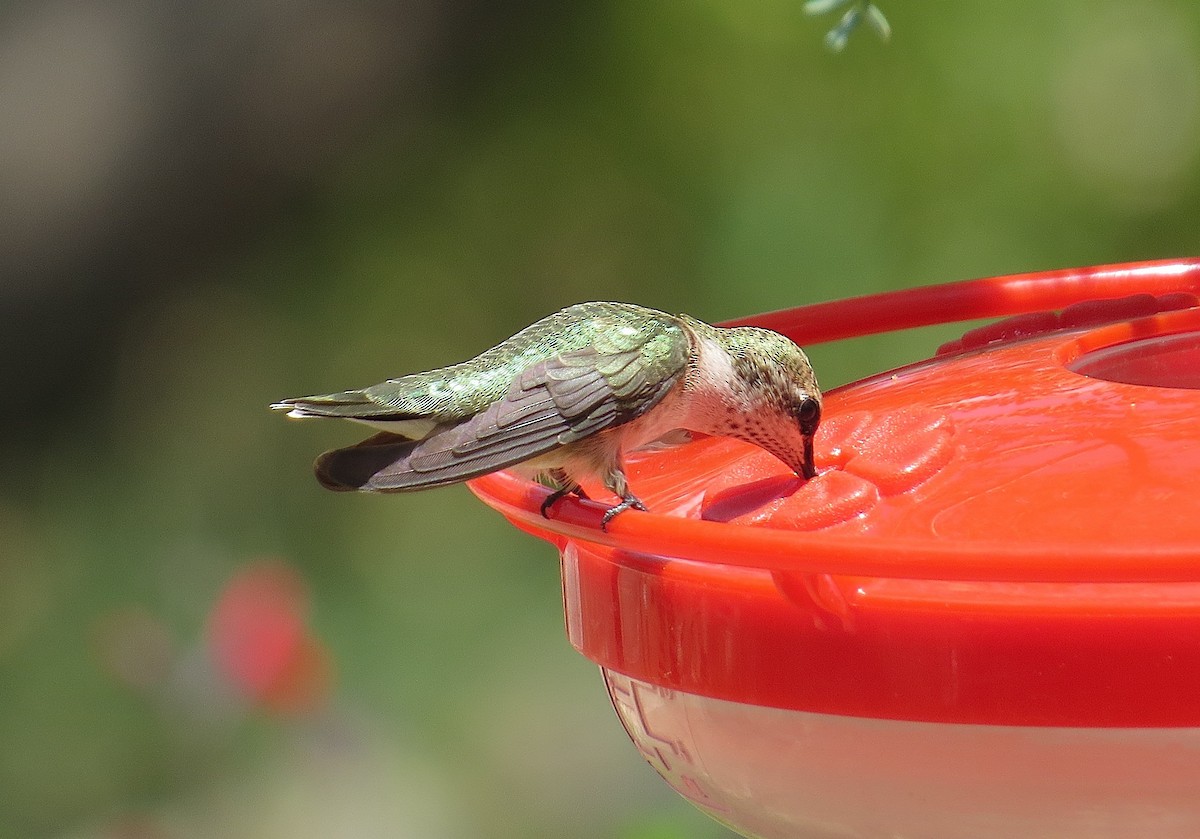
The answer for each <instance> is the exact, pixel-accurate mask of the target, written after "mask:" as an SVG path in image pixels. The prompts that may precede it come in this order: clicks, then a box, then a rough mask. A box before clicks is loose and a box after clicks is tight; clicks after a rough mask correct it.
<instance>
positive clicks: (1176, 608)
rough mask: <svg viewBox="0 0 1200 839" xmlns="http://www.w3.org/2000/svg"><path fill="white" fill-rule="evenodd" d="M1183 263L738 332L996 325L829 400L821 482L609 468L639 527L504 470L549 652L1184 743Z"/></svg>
mask: <svg viewBox="0 0 1200 839" xmlns="http://www.w3.org/2000/svg"><path fill="white" fill-rule="evenodd" d="M1197 290H1200V260H1196V261H1184V262H1180V261H1172V262H1153V263H1139V264H1134V265H1121V266H1108V267H1101V268H1090V269H1081V270H1074V271H1059V272H1050V273H1043V274H1031V275H1019V276H1012V277H1002V278H995V279H988V280H976V281H971V282H965V283H955V284H950V285H944V286H934V287H929V288H919V289H912V290H907V291H900V292H891V293H886V294H880V295H873V296H870V297H861V298H855V299H851V300H845V301H840V302H834V303H825V304H820V305H816V306H807V307H803V308H799V309H793V310H789V311H786V312H777V313H773V314H768V315H762V316H759V317H755V318H749V319H746V320H744V321H741V323H754V324H758V325H763V326H768V327H770V328H773V329H777V330H778V331H780V332H783V333H785V334H787V335H788V336H790V337H792V338H793V339H795V340H796V341H797V342H798V343H800V344H802V345H811V344H814V343H818V342H821V341H828V340H835V339H840V338H847V337H853V336H857V335H865V334H870V333H877V332H885V331H890V330H894V329H903V328H908V327H913V326H920V325H927V324H932V323H944V322H952V321H958V320H966V319H973V318H981V317H995V316H1002V315H1007V316H1009V317H1008V318H1007V319H1006V320H1003V321H1000V322H999V323H995V324H992V325H990V326H987V327H983V328H982V329H976V330H972V331H970V332H967V333H966V334H965V335H964V336H963V337H962V339H961V340H959V341H955V342H952V343H951V344H947V345H945V346H943V347H942V348H941V349H939V351H938V354H937V355H936V356H935V357H934V358H932V359H930V360H928V361H924V362H920V363H918V364H914V365H910V366H908V367H904V368H900V369H898V370H894V371H891V372H888V373H883V374H880V375H877V376H874V377H871V378H868V379H865V380H862V381H859V382H855V383H853V384H850V385H847V386H845V387H841V388H837V389H835V390H833V391H830V392H829V393H828V394H826V399H825V412H824V414H825V420H824V422H823V424H822V426H821V429H820V432H819V433H818V435H817V465H818V468H819V470H820V474H819V475H818V477H816V478H815V479H813V480H811V481H808V482H804V481H802V480H801V479H799V478H796V477H795V476H793V475H792V474H791V473H790V472H789V471H788V470H787V468H786V467H785V466H783V464H781V463H779V462H778V461H776V460H775V459H774V458H772V457H771V456H770V455H767V454H766V453H765V452H762V451H761V450H758V449H755V448H753V447H751V446H748V445H744V444H741V443H738V442H736V441H732V440H725V439H717V438H711V439H702V440H697V441H695V442H692V443H690V444H688V445H687V446H684V447H682V448H678V449H672V450H666V451H660V452H653V453H645V454H641V455H638V456H636V457H635V458H633V459H632V460H631V463H630V477H631V483H632V486H633V488H634V491H635V492H636V493H637V494H638V495H639V496H640V497H641V498H642V499H643V500H644V501H646V503H647V505H648V506H649V508H650V509H651V510H652V512H651V513H638V512H632V511H631V512H629V513H625V514H622V515H621V516H619V517H618V518H616V519H615V520H614V521H613V522H612V524H611V526H610V528H609V532H607V533H605V532H602V531H601V530H600V528H599V520H600V515H601V514H602V513H603V511H604V509H605V506H604V505H603V504H596V503H592V502H580V501H574V500H567V501H564V502H562V503H560V504H559V505H557V506H556V507H555V508H554V509H553V512H552V513H551V515H552V516H553V518H552V519H549V520H547V519H544V518H542V517H541V515H540V514H539V507H540V504H541V501H542V500H543V499H544V497H545V493H546V490H544V489H542V488H540V487H538V486H536V485H534V484H530V483H528V482H525V481H522V480H520V479H518V478H516V477H514V476H512V475H508V474H497V475H492V476H488V477H486V478H481V479H479V480H476V481H474V482H473V484H472V486H473V489H474V490H475V492H476V493H477V494H479V495H480V497H481V498H483V500H484V501H486V502H487V503H489V504H491V505H492V506H494V507H496V508H497V509H499V510H500V511H501V512H502V513H503V514H504V515H505V516H507V517H508V518H509V519H510V520H511V521H512V522H513V523H514V524H516V525H517V526H519V527H522V528H524V529H526V530H529V531H531V532H533V533H535V534H536V535H538V536H540V537H542V538H545V539H547V540H549V541H551V542H553V543H555V544H556V545H557V546H558V547H559V548H560V550H561V551H562V553H563V581H564V597H565V602H566V610H567V626H568V632H569V635H570V638H571V641H572V643H573V644H574V645H575V646H576V648H578V649H579V650H580V652H582V653H583V654H584V655H586V656H588V657H589V658H591V659H593V660H594V661H596V662H598V663H599V664H600V665H601V666H603V667H605V668H608V669H611V670H615V671H618V672H621V673H624V674H626V675H629V676H632V677H635V678H638V679H642V680H644V681H647V682H651V683H654V684H657V685H661V686H663V687H664V688H668V689H675V690H682V691H687V692H691V693H696V694H701V695H705V696H710V697H716V698H720V699H727V700H733V701H739V702H744V703H751V704H756V705H766V706H772V707H778V708H789V709H799V710H806V711H815V712H822V713H832V714H846V715H855V716H867V717H881V718H890V719H911V720H930V721H943V722H972V723H993V724H1021V725H1069V726H1195V725H1200V484H1198V483H1197V477H1196V476H1197V475H1200V423H1198V422H1197V417H1200V389H1198V388H1200V308H1195V307H1196V305H1197V300H1196V297H1195V293H1196V292H1197Z"/></svg>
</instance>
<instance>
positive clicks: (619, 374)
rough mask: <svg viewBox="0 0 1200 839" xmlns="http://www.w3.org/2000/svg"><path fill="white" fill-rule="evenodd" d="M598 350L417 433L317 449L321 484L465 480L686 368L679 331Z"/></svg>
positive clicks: (661, 385)
mask: <svg viewBox="0 0 1200 839" xmlns="http://www.w3.org/2000/svg"><path fill="white" fill-rule="evenodd" d="M664 338H669V339H670V343H669V344H667V345H666V346H665V347H664V345H663V344H662V343H659V344H657V345H654V346H650V344H651V341H652V340H654V339H658V340H659V341H662V340H664ZM626 340H628V336H626ZM664 348H666V349H667V350H668V351H667V352H665V353H664V352H663V349H664ZM605 349H606V348H605V346H604V345H603V344H602V343H600V342H598V345H597V346H591V347H586V348H584V349H581V350H576V351H573V352H569V353H564V354H562V355H560V356H556V357H554V358H551V359H549V360H546V361H542V362H539V363H537V364H534V365H533V366H531V367H530V368H528V369H527V370H525V371H524V372H523V373H522V374H521V375H520V376H519V377H518V379H517V381H515V382H514V383H513V385H512V387H511V388H510V389H509V391H508V393H507V395H505V397H504V398H503V399H500V400H497V401H496V402H494V403H492V404H491V405H489V406H488V407H487V408H486V409H485V410H483V411H482V412H480V413H478V414H476V415H475V416H473V417H470V418H468V419H465V420H463V421H461V422H459V423H456V424H453V425H446V426H443V427H442V428H439V429H437V430H435V431H434V432H433V433H432V434H430V435H429V436H428V437H426V438H424V439H423V440H418V441H406V440H403V439H402V438H396V437H395V435H376V437H373V438H371V439H370V440H367V441H364V442H363V443H361V444H359V445H358V446H352V447H350V448H348V449H339V450H337V451H333V452H327V453H326V454H324V455H322V456H321V458H320V459H319V460H318V461H317V473H318V478H319V479H320V480H321V482H322V483H323V484H325V485H326V486H329V487H331V488H343V489H363V490H368V491H375V492H403V491H406V490H415V489H424V488H426V487H434V486H443V485H445V484H451V483H457V482H459V481H466V480H470V479H471V478H476V477H479V476H480V475H485V474H487V473H489V472H495V471H497V470H499V469H505V468H507V467H509V466H513V465H515V464H518V463H522V462H524V461H526V460H529V459H531V458H534V457H537V456H538V455H542V454H545V453H547V452H550V451H552V450H554V449H556V448H558V447H559V446H562V445H565V444H567V443H571V442H574V441H576V440H581V439H583V438H585V437H588V436H590V435H592V434H595V433H596V432H598V431H603V430H604V429H606V428H612V427H615V426H618V425H620V424H622V423H625V422H628V421H630V420H632V419H634V418H636V417H638V416H641V414H643V413H644V412H645V411H647V410H649V409H650V408H651V407H653V406H654V405H656V404H657V403H658V402H659V401H660V400H661V399H662V398H663V396H665V395H666V393H667V391H669V390H670V389H671V388H672V387H673V386H674V385H675V384H676V382H678V381H679V379H680V377H681V376H682V375H683V372H684V371H685V369H686V367H687V358H688V340H687V337H686V335H684V334H683V333H682V331H679V330H675V331H673V332H671V333H668V334H667V335H665V336H664V334H663V333H657V334H655V335H651V336H642V340H641V341H640V343H639V344H638V345H637V346H635V347H628V346H626V347H622V348H621V349H620V350H619V351H616V352H612V351H609V352H605V351H604V350H605ZM647 353H650V354H651V357H650V358H647V357H646V355H647ZM389 437H390V438H393V439H391V440H388V439H381V438H389Z"/></svg>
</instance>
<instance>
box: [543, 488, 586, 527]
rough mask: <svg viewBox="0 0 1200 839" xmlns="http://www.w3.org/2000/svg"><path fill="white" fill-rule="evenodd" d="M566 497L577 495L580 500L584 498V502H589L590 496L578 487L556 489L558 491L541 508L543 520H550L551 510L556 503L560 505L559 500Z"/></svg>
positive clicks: (551, 494)
mask: <svg viewBox="0 0 1200 839" xmlns="http://www.w3.org/2000/svg"><path fill="white" fill-rule="evenodd" d="M565 495H575V496H577V497H579V498H582V499H583V500H584V501H587V500H588V495H587V493H586V492H584V491H583V487H579V486H577V487H566V488H564V489H556V490H554V492H552V493H550V494H549V495H547V496H546V499H545V500H544V501H543V502H542V508H541V510H542V518H544V519H548V518H550V508H551V507H553V506H554V505H555V504H556V503H558V501H559V499H561V498H562V497H563V496H565Z"/></svg>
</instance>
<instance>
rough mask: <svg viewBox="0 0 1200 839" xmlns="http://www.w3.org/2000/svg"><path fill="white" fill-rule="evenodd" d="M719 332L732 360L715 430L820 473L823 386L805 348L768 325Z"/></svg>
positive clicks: (802, 471)
mask: <svg viewBox="0 0 1200 839" xmlns="http://www.w3.org/2000/svg"><path fill="white" fill-rule="evenodd" d="M713 331H714V332H715V333H716V334H715V336H714V338H715V340H716V343H717V344H718V345H719V346H720V348H721V349H722V350H723V351H724V352H723V355H724V356H725V359H726V361H725V364H727V365H728V366H727V368H726V369H725V370H724V371H723V372H724V373H725V376H721V377H720V378H725V379H726V382H724V383H722V385H721V386H719V387H718V388H717V390H718V392H719V393H720V396H721V398H720V400H719V401H720V402H721V403H722V404H721V406H720V408H719V415H718V416H713V417H712V419H713V420H714V421H715V425H716V427H715V428H714V429H713V431H714V433H717V434H721V435H724V436H727V437H733V438H736V439H739V440H744V441H745V442H748V443H752V444H754V445H756V446H759V447H760V448H763V449H765V450H766V451H768V452H770V453H771V454H773V455H774V456H775V457H777V458H779V459H780V460H781V461H783V462H784V463H786V464H787V465H788V466H789V467H790V468H791V469H792V471H794V472H795V473H796V474H797V475H803V476H804V477H805V478H813V477H816V474H817V468H816V464H815V462H814V457H813V436H814V435H815V434H816V432H817V426H818V425H819V424H820V422H821V389H820V388H819V387H818V386H817V377H816V374H814V373H813V369H812V365H811V364H809V361H808V357H807V356H805V354H804V351H803V350H801V349H800V348H799V347H798V346H796V344H795V343H793V342H792V341H791V340H789V339H788V338H785V337H784V336H783V335H780V334H779V333H778V332H772V331H770V330H768V329H759V328H757V327H749V326H743V327H732V328H725V329H721V328H714V330H713ZM702 354H703V353H702ZM702 363H703V362H702ZM714 366H717V367H720V366H723V365H721V364H720V363H718V364H716V365H714Z"/></svg>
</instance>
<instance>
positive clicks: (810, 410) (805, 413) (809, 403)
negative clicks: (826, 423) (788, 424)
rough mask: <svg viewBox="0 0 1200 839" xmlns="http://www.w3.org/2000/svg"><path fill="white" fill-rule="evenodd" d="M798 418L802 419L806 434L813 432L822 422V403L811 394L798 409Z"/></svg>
mask: <svg viewBox="0 0 1200 839" xmlns="http://www.w3.org/2000/svg"><path fill="white" fill-rule="evenodd" d="M796 419H797V420H799V421H800V428H801V430H802V431H804V433H805V434H812V433H813V432H815V431H816V430H817V425H818V424H819V423H820V422H821V403H820V402H818V401H817V400H815V399H813V398H812V397H811V396H810V397H807V398H805V400H804V401H803V402H801V403H800V407H799V408H798V409H797V410H796Z"/></svg>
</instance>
